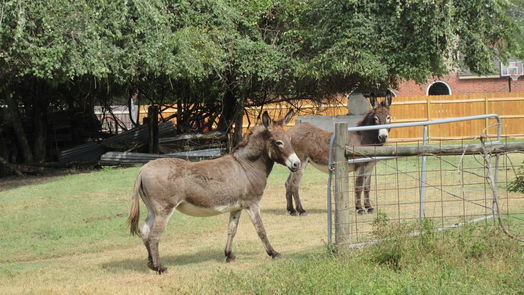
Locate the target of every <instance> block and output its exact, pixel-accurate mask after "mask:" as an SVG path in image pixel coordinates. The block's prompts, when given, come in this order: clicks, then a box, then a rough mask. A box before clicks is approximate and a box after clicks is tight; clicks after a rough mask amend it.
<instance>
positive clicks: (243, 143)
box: [231, 125, 267, 154]
mask: <svg viewBox="0 0 524 295" xmlns="http://www.w3.org/2000/svg"><path fill="white" fill-rule="evenodd" d="M261 127H263V125H257V126H255V127H253V128H251V129H249V131H248V133H247V134H246V135H245V136H244V138H243V139H242V141H241V142H239V143H238V144H237V145H236V146H235V147H234V148H233V149H232V150H231V154H234V153H235V152H236V151H238V150H239V149H241V148H244V147H246V146H247V145H248V143H249V140H250V139H251V136H252V135H253V134H255V133H263V132H267V130H260V129H261ZM264 129H265V128H264Z"/></svg>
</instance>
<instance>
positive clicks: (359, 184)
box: [355, 171, 366, 215]
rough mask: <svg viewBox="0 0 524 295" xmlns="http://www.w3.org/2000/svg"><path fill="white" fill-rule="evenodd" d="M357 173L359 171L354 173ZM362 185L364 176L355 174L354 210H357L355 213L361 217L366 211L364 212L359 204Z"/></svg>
mask: <svg viewBox="0 0 524 295" xmlns="http://www.w3.org/2000/svg"><path fill="white" fill-rule="evenodd" d="M358 172H359V171H357V172H355V173H358ZM363 183H364V176H362V175H360V174H357V175H356V176H355V210H357V213H358V214H360V215H363V214H365V213H366V211H364V209H363V208H362V203H361V202H360V195H361V193H362V189H363Z"/></svg>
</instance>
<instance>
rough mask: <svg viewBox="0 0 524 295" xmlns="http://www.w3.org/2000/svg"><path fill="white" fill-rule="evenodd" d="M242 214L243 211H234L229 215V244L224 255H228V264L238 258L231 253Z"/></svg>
mask: <svg viewBox="0 0 524 295" xmlns="http://www.w3.org/2000/svg"><path fill="white" fill-rule="evenodd" d="M240 213H242V210H238V211H234V212H231V213H229V225H228V227H227V243H226V249H225V250H224V254H225V255H226V262H231V261H235V258H236V256H235V255H234V254H233V252H232V251H231V248H232V246H233V238H234V237H235V234H236V233H237V228H238V221H239V220H240Z"/></svg>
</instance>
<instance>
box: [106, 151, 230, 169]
mask: <svg viewBox="0 0 524 295" xmlns="http://www.w3.org/2000/svg"><path fill="white" fill-rule="evenodd" d="M223 153H225V149H220V148H212V149H203V150H195V151H188V152H177V153H170V154H161V155H156V154H146V153H131V152H107V153H105V154H103V155H102V157H101V158H100V165H103V166H113V165H118V166H133V165H138V164H145V163H147V162H149V161H151V160H154V159H159V158H179V159H184V160H188V161H200V160H204V159H213V158H217V157H220V156H221V155H222V154H223Z"/></svg>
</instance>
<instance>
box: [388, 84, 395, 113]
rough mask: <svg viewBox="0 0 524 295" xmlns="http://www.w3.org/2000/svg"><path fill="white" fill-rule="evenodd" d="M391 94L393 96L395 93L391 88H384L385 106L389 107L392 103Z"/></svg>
mask: <svg viewBox="0 0 524 295" xmlns="http://www.w3.org/2000/svg"><path fill="white" fill-rule="evenodd" d="M393 96H395V94H394V93H393V91H392V90H390V89H389V88H388V89H387V90H386V107H388V108H389V107H390V106H391V104H392V103H393Z"/></svg>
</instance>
